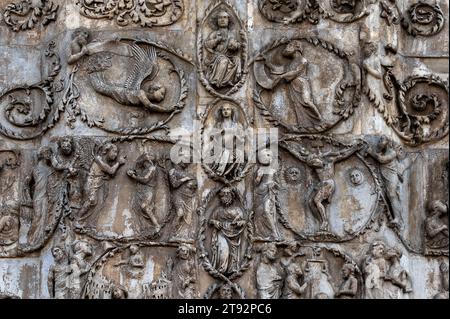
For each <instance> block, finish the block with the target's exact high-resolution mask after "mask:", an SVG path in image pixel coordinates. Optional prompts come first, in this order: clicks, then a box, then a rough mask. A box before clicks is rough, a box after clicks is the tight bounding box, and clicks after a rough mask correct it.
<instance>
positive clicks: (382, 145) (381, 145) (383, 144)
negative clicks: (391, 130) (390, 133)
mask: <svg viewBox="0 0 450 319" xmlns="http://www.w3.org/2000/svg"><path fill="white" fill-rule="evenodd" d="M390 144H391V143H390V141H389V139H388V138H387V136H385V135H382V136H381V137H380V139H379V140H378V149H379V150H380V151H386V150H387V149H388V148H389V146H390Z"/></svg>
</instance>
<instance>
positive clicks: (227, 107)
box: [220, 103, 234, 119]
mask: <svg viewBox="0 0 450 319" xmlns="http://www.w3.org/2000/svg"><path fill="white" fill-rule="evenodd" d="M220 112H221V115H222V118H224V119H225V118H232V117H233V115H234V107H233V105H231V104H230V103H224V104H222V106H221V108H220Z"/></svg>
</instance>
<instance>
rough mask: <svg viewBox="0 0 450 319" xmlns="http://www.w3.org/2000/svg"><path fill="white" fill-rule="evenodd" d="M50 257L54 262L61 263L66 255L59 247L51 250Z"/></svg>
mask: <svg viewBox="0 0 450 319" xmlns="http://www.w3.org/2000/svg"><path fill="white" fill-rule="evenodd" d="M52 256H53V258H54V259H55V261H61V260H63V259H64V257H65V256H66V253H65V252H64V250H63V249H62V248H61V247H60V246H55V247H53V248H52Z"/></svg>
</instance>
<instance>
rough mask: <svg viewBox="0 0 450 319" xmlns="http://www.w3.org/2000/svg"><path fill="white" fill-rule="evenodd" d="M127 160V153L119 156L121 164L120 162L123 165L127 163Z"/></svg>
mask: <svg viewBox="0 0 450 319" xmlns="http://www.w3.org/2000/svg"><path fill="white" fill-rule="evenodd" d="M126 162H127V156H126V155H124V156H122V157H120V158H119V164H120V165H123V164H125V163H126Z"/></svg>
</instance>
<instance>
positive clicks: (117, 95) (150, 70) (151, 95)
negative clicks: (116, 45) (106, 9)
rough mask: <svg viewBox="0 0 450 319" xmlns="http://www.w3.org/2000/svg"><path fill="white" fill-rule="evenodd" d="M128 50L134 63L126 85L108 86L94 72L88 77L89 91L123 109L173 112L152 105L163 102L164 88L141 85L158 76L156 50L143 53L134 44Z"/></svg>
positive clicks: (99, 75) (141, 49) (101, 76)
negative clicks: (105, 97)
mask: <svg viewBox="0 0 450 319" xmlns="http://www.w3.org/2000/svg"><path fill="white" fill-rule="evenodd" d="M130 48H131V53H132V55H133V57H132V60H133V62H132V67H131V68H130V70H131V71H130V73H129V75H128V77H127V79H126V81H125V83H123V84H122V85H117V84H111V83H108V82H107V81H106V80H105V78H104V74H103V73H102V72H93V73H90V74H89V77H90V82H91V85H92V87H93V88H94V90H95V91H96V92H98V93H100V94H102V95H105V96H108V97H110V98H112V99H114V100H115V101H116V102H118V103H120V104H123V105H129V106H144V107H145V108H146V109H148V110H149V111H154V112H163V113H165V112H172V111H173V110H174V107H170V108H168V107H163V106H160V105H156V104H154V102H155V103H159V102H162V101H163V100H164V98H165V96H166V89H165V87H162V86H160V85H157V84H146V85H144V86H143V85H142V83H143V82H144V81H146V82H149V81H153V80H154V79H155V77H156V75H157V74H158V72H159V66H158V64H157V54H156V50H155V48H154V47H153V46H150V47H147V48H145V49H144V48H142V47H140V46H139V45H137V44H136V43H133V44H131V45H130Z"/></svg>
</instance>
